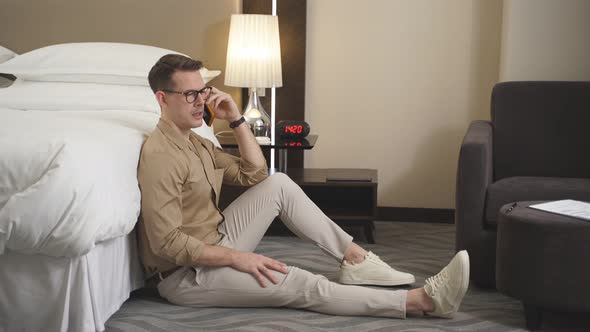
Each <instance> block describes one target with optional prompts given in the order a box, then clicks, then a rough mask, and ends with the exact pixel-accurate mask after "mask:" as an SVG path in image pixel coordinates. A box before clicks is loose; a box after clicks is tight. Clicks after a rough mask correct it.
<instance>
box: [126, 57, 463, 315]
mask: <svg viewBox="0 0 590 332" xmlns="http://www.w3.org/2000/svg"><path fill="white" fill-rule="evenodd" d="M201 66H202V65H201V62H199V61H195V60H192V59H190V58H187V57H185V56H182V55H177V54H169V55H165V56H164V57H162V58H161V59H160V60H159V61H158V62H157V63H156V64H155V65H154V67H153V68H152V69H151V71H150V73H149V82H150V86H151V88H152V90H153V91H154V93H155V96H156V99H157V100H158V103H159V104H160V107H161V111H162V113H161V118H160V121H159V123H158V125H157V127H156V129H155V130H154V132H153V133H152V134H151V135H150V137H149V138H148V139H147V141H146V142H145V144H144V146H143V149H142V152H141V158H140V164H139V171H138V172H139V184H140V187H141V192H142V201H141V205H142V207H141V214H142V218H141V221H140V223H139V241H140V253H141V258H142V262H143V264H144V267H145V268H146V271H147V273H148V275H149V276H155V277H156V278H158V280H159V283H158V286H157V287H158V291H159V293H160V295H161V296H163V297H164V298H166V299H167V300H168V301H170V302H172V303H175V304H179V305H184V306H194V307H280V306H285V307H291V308H304V309H309V310H313V311H317V312H322V313H327V314H334V315H369V316H384V317H398V318H404V317H406V313H414V314H421V313H426V314H427V315H431V316H437V317H446V318H451V317H453V316H454V314H455V313H456V312H457V310H458V308H459V305H460V303H461V301H462V299H463V296H464V295H465V292H466V291H467V287H468V283H469V257H468V255H467V252H465V251H462V252H459V253H458V254H457V255H456V256H455V257H454V258H453V260H451V262H450V263H449V265H447V266H446V267H445V268H444V269H443V270H442V271H441V272H440V273H439V274H437V275H436V276H434V277H431V278H429V279H428V280H427V281H426V285H425V286H424V287H422V288H416V289H412V290H409V291H408V290H383V289H374V288H366V287H359V286H354V285H367V284H371V285H384V286H396V285H403V284H411V283H413V282H415V279H414V276H413V275H411V274H409V273H404V272H400V271H397V270H395V269H393V268H391V267H390V266H389V265H387V264H386V263H385V262H383V261H382V260H381V259H379V257H378V256H376V255H374V254H373V253H371V252H367V251H365V250H364V249H363V248H361V247H360V246H358V245H357V244H355V243H353V242H352V237H351V236H350V235H348V234H347V233H345V232H344V231H343V230H342V229H341V228H340V227H339V226H338V225H336V224H335V223H334V222H333V221H332V220H330V219H329V218H328V217H327V216H326V215H325V214H324V213H322V211H321V210H320V209H319V208H318V207H317V206H316V205H315V204H314V203H313V202H312V201H311V200H310V199H309V198H308V197H307V196H306V195H305V193H304V192H303V191H302V190H301V188H299V186H297V185H296V184H295V183H294V182H293V181H291V179H289V177H288V176H286V175H285V174H282V173H276V174H274V175H272V176H268V175H267V165H266V161H265V159H264V156H263V154H262V151H261V150H260V147H259V145H258V144H257V142H256V140H255V138H254V136H253V134H252V132H251V131H250V129H249V128H248V126H247V125H246V124H245V123H244V118H243V117H242V116H241V115H240V112H239V110H238V108H237V106H236V104H235V102H234V101H233V100H232V98H231V97H230V95H228V94H227V93H224V92H222V91H220V90H218V89H216V88H214V87H209V86H205V84H204V82H203V79H202V78H201V75H200V73H199V69H200V68H201ZM205 103H207V104H208V105H210V107H212V108H213V109H214V111H215V115H216V118H217V119H221V120H227V121H228V122H229V126H230V128H232V130H233V132H234V136H235V137H236V140H237V142H238V146H239V151H240V155H241V157H240V158H238V157H235V156H232V155H230V154H227V153H224V152H223V151H222V150H220V149H217V148H215V147H214V145H213V144H212V143H211V142H210V141H208V140H206V139H203V138H201V137H200V136H198V135H196V134H194V133H193V132H192V131H191V129H192V128H196V127H199V126H201V124H202V122H203V112H204V107H205ZM222 182H223V183H228V184H239V185H244V186H252V187H251V188H250V189H249V190H247V191H246V192H245V193H244V194H243V195H241V196H240V197H238V198H237V199H236V200H235V201H234V202H233V203H232V204H231V205H230V206H228V207H227V208H226V209H225V210H224V211H221V210H220V209H219V207H218V200H219V194H220V191H221V184H222ZM277 216H279V217H280V218H281V220H282V221H283V222H284V223H285V224H286V226H287V227H288V228H289V229H290V230H291V231H292V232H293V233H295V234H296V235H297V236H299V237H300V238H302V239H304V240H307V241H311V242H313V243H315V244H316V245H317V246H318V247H320V249H322V250H323V251H324V252H325V253H326V254H328V255H330V256H332V257H334V258H335V259H336V260H338V261H339V262H341V269H340V277H339V282H340V283H335V282H330V281H328V280H327V279H326V278H325V277H323V276H321V275H315V274H312V273H310V272H307V271H305V270H302V269H299V268H297V267H291V266H286V265H285V264H283V263H282V262H279V261H277V260H275V259H272V258H269V257H265V256H263V255H258V254H255V253H253V251H254V249H255V248H256V246H257V245H258V243H259V242H260V240H261V238H262V236H263V235H264V233H265V232H266V230H267V228H268V227H269V225H270V223H271V222H272V221H273V220H274V219H275V217H277ZM342 284H346V285H342Z"/></svg>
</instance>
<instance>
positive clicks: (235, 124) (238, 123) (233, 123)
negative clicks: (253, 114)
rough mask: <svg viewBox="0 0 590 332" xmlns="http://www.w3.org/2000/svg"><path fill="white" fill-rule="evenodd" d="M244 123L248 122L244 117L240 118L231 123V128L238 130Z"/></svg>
mask: <svg viewBox="0 0 590 332" xmlns="http://www.w3.org/2000/svg"><path fill="white" fill-rule="evenodd" d="M244 122H246V119H245V118H244V117H243V116H240V117H239V118H237V119H235V120H233V121H229V127H230V128H231V129H234V128H237V127H238V126H240V125H241V124H242V123H244Z"/></svg>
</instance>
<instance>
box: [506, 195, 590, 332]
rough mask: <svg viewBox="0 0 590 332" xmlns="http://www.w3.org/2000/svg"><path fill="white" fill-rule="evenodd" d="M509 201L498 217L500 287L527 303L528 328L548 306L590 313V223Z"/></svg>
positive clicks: (525, 304)
mask: <svg viewBox="0 0 590 332" xmlns="http://www.w3.org/2000/svg"><path fill="white" fill-rule="evenodd" d="M537 203H543V202H541V201H538V202H517V203H514V204H507V205H504V206H503V207H502V208H501V209H500V213H499V215H498V234H497V236H498V237H497V242H496V287H497V288H498V290H500V291H502V292H503V293H506V294H507V295H509V296H511V297H514V298H516V299H519V300H521V301H522V302H523V305H524V312H525V318H526V324H527V328H528V329H531V330H534V329H538V328H539V327H540V326H541V319H542V312H543V310H556V311H574V312H590V259H589V257H590V221H585V220H582V219H576V218H570V217H566V216H562V215H558V214H554V213H549V212H544V211H539V210H535V209H531V208H528V206H529V205H532V204H537Z"/></svg>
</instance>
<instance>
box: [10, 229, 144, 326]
mask: <svg viewBox="0 0 590 332" xmlns="http://www.w3.org/2000/svg"><path fill="white" fill-rule="evenodd" d="M0 267H2V268H0V285H1V287H0V331H1V332H5V331H6V332H8V331H55V332H66V331H76V332H94V331H103V330H104V329H105V326H104V324H105V322H106V321H107V320H108V319H109V317H110V316H111V315H112V314H113V313H114V312H116V311H117V310H118V309H119V308H120V307H121V304H122V303H123V302H125V300H127V299H128V298H129V293H130V292H131V291H133V290H135V289H138V288H140V287H142V286H143V271H142V268H141V265H140V263H139V256H138V254H137V243H136V239H135V232H131V233H130V234H129V235H127V236H123V237H118V238H116V239H111V240H108V241H105V242H101V243H98V244H97V245H96V247H94V249H92V250H91V251H90V252H88V253H87V254H86V255H83V256H78V257H71V258H65V257H59V258H58V257H49V256H44V255H25V254H18V253H8V254H6V255H0Z"/></svg>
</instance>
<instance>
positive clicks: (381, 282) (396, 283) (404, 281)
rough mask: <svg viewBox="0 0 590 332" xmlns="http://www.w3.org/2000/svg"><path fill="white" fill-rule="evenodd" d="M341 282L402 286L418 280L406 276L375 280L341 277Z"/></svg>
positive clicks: (347, 283) (345, 283) (346, 283)
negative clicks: (403, 277) (396, 278)
mask: <svg viewBox="0 0 590 332" xmlns="http://www.w3.org/2000/svg"><path fill="white" fill-rule="evenodd" d="M339 282H340V283H341V284H344V285H375V286H401V285H408V284H413V283H415V282H416V278H414V277H411V278H406V279H398V280H395V281H392V280H375V279H364V280H353V279H340V280H339Z"/></svg>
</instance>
